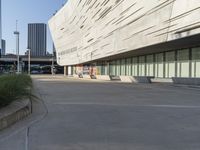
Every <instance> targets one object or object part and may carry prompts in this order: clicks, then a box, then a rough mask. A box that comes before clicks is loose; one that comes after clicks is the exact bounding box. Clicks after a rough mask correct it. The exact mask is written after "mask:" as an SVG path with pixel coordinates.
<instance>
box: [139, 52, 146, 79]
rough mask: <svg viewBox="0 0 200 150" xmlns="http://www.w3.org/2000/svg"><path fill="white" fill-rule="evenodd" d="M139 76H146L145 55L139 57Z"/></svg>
mask: <svg viewBox="0 0 200 150" xmlns="http://www.w3.org/2000/svg"><path fill="white" fill-rule="evenodd" d="M139 76H145V56H140V57H139Z"/></svg>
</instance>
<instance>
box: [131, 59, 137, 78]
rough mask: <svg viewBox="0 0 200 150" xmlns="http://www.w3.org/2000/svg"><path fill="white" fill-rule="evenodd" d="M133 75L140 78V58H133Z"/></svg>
mask: <svg viewBox="0 0 200 150" xmlns="http://www.w3.org/2000/svg"><path fill="white" fill-rule="evenodd" d="M132 75H133V76H138V58H137V57H133V58H132Z"/></svg>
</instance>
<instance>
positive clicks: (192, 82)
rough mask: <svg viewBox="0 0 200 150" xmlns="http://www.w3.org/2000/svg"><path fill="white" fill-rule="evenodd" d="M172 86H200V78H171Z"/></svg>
mask: <svg viewBox="0 0 200 150" xmlns="http://www.w3.org/2000/svg"><path fill="white" fill-rule="evenodd" d="M172 80H173V83H174V84H185V85H200V78H179V77H174V78H172Z"/></svg>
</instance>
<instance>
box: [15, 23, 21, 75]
mask: <svg viewBox="0 0 200 150" xmlns="http://www.w3.org/2000/svg"><path fill="white" fill-rule="evenodd" d="M14 35H16V54H17V73H20V70H19V67H20V66H19V32H18V31H17V21H16V31H15V32H14Z"/></svg>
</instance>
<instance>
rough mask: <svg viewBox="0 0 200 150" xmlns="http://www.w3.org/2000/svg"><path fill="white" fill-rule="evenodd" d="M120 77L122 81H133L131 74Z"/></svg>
mask: <svg viewBox="0 0 200 150" xmlns="http://www.w3.org/2000/svg"><path fill="white" fill-rule="evenodd" d="M120 79H121V81H122V82H127V83H133V77H132V76H120Z"/></svg>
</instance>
